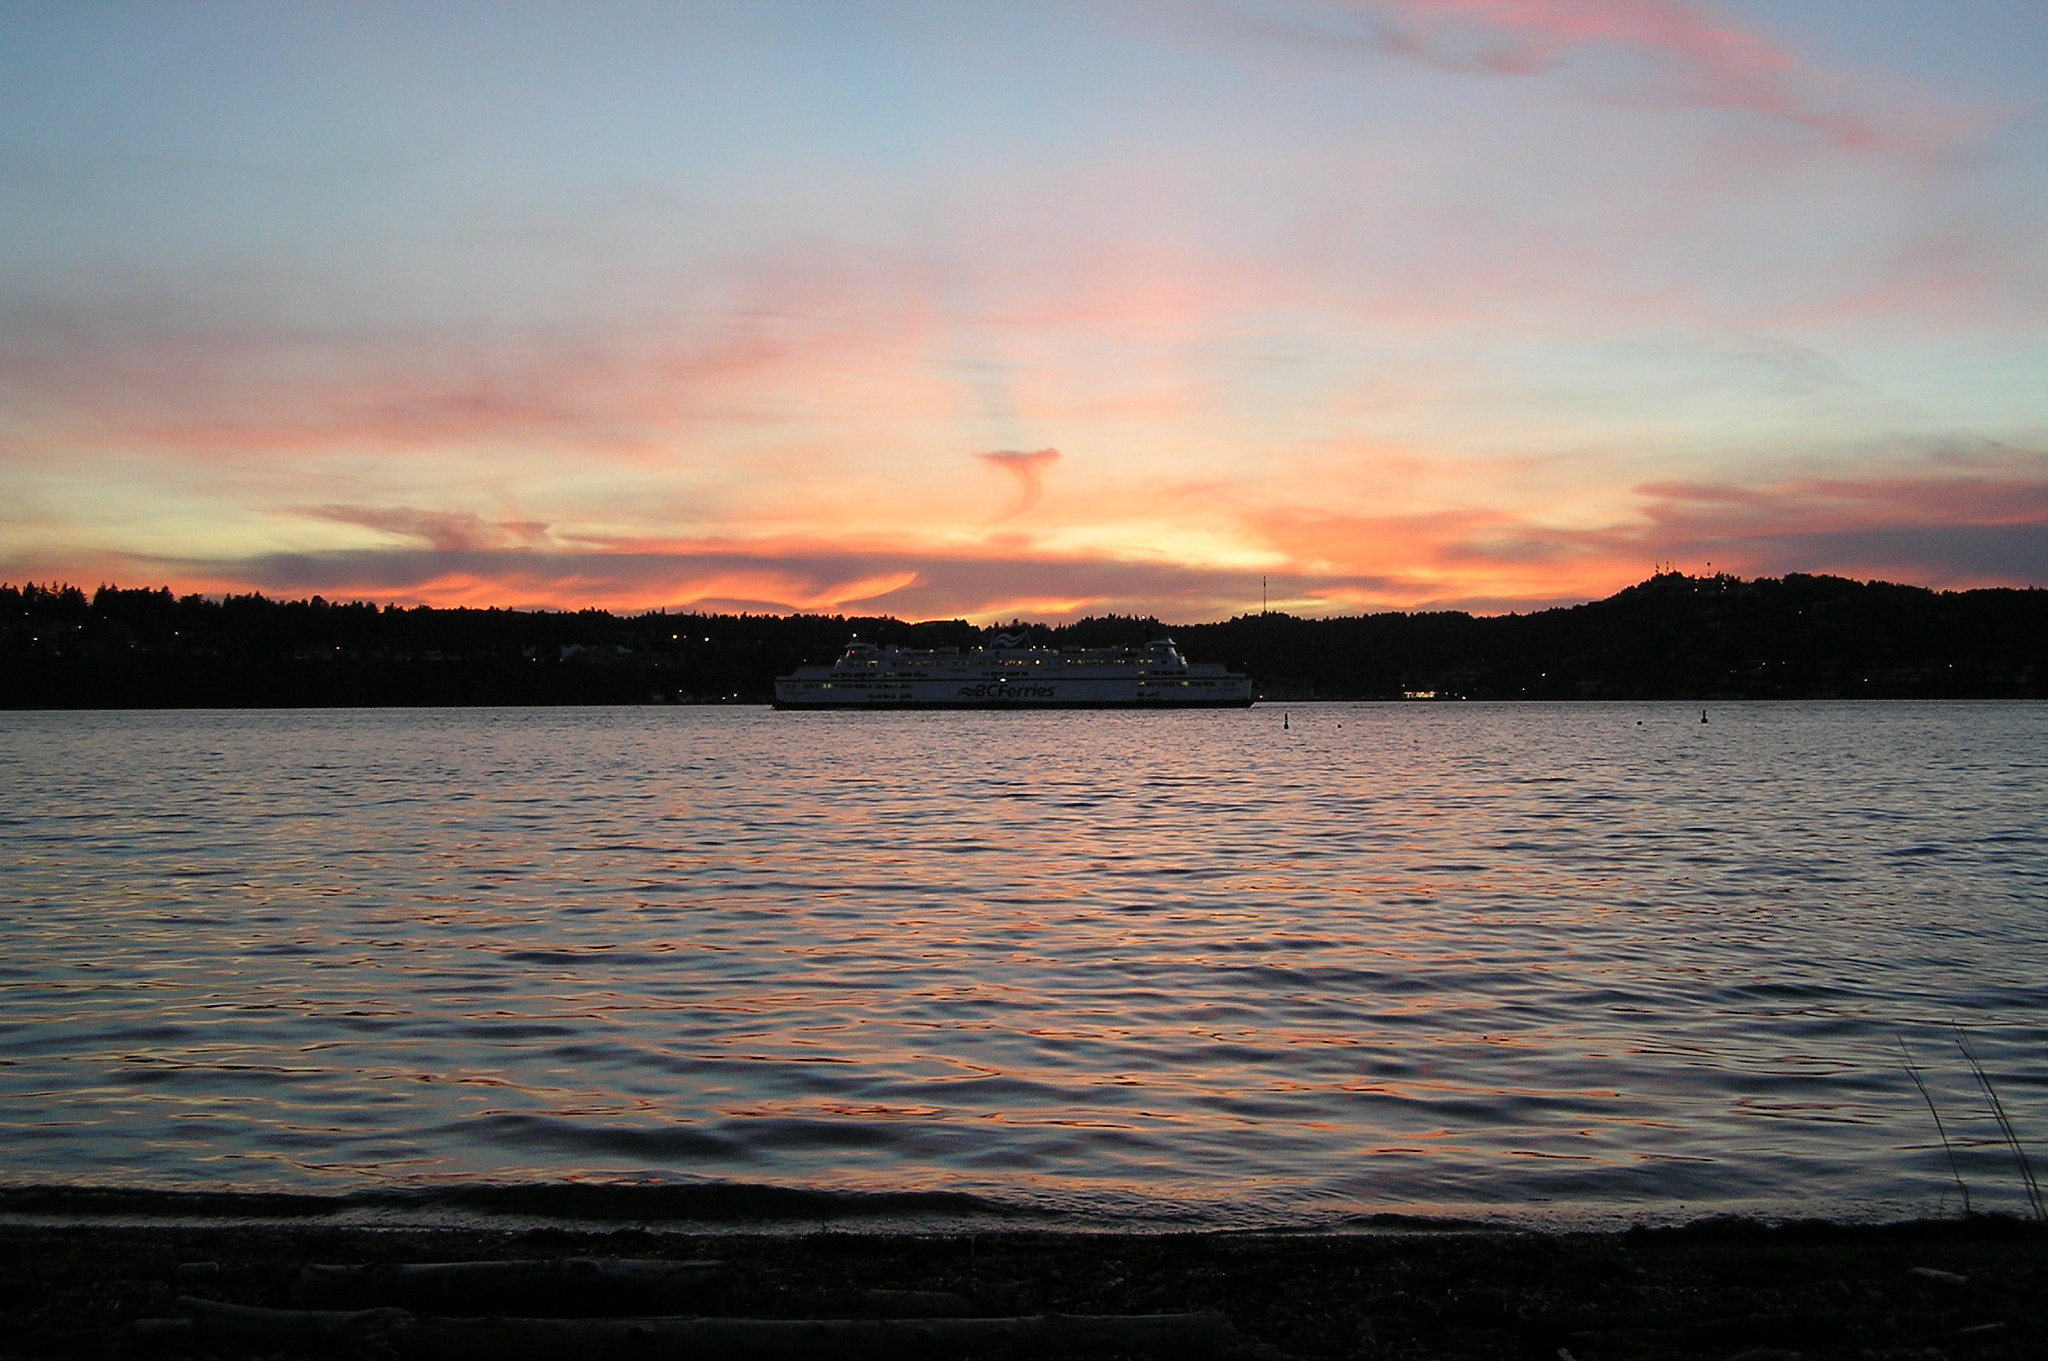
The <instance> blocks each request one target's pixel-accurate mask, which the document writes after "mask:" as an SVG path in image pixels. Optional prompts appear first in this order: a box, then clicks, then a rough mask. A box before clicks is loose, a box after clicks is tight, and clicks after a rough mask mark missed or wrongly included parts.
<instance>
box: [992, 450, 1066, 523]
mask: <svg viewBox="0 0 2048 1361" xmlns="http://www.w3.org/2000/svg"><path fill="white" fill-rule="evenodd" d="M975 457H976V458H978V459H980V460H981V461H982V462H983V463H986V464H988V465H989V466H990V467H992V468H1000V469H1002V470H1003V471H1004V472H1006V473H1008V474H1009V475H1010V476H1011V477H1013V478H1015V479H1016V482H1017V500H1016V503H1015V504H1013V505H1012V506H1011V507H1010V508H1009V509H1008V510H1006V511H1004V512H1003V513H1002V514H1001V515H1000V516H998V517H997V518H998V519H1003V520H1007V519H1009V518H1010V517H1011V516H1013V515H1022V514H1023V513H1024V512H1025V511H1027V510H1029V509H1031V508H1032V507H1033V506H1035V505H1037V504H1038V501H1039V498H1040V497H1042V496H1044V495H1045V473H1046V469H1048V468H1050V467H1052V465H1053V464H1055V463H1057V462H1059V459H1060V451H1059V450H1057V449H1033V450H1031V451H1030V452H1029V453H1024V452H1020V451H1018V450H1015V449H998V450H996V451H995V452H993V453H987V454H976V455H975Z"/></svg>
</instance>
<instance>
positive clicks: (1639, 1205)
mask: <svg viewBox="0 0 2048 1361" xmlns="http://www.w3.org/2000/svg"><path fill="white" fill-rule="evenodd" d="M1695 710H1696V706H1676V705H1674V706H1657V705H1581V706H1540V705H1536V706H1522V707H1514V706H1484V705H1405V706H1374V705H1343V706H1337V705H1331V706H1295V707H1294V708H1293V709H1292V711H1291V720H1292V721H1291V723H1290V724H1289V726H1288V727H1287V728H1286V729H1282V728H1281V727H1280V726H1279V723H1278V721H1277V720H1278V715H1276V714H1274V713H1273V712H1271V711H1270V710H1264V709H1255V710H1252V711H1250V712H1243V713H1227V714H1226V713H1218V714H1152V715H1144V714H1087V715H1042V714H997V715H981V714H944V715H939V714H867V715H848V714H775V713H772V712H767V711H762V710H751V709H642V710H550V711H523V712H514V711H489V710H468V711H448V712H437V711H397V712H373V711H364V712H348V711H339V712H304V713H158V714H20V713H15V714H5V715H0V809H4V812H0V830H4V831H5V834H6V835H5V845H6V849H5V851H4V852H0V978H4V979H5V981H6V986H5V989H4V990H0V1179H4V1180H5V1181H6V1182H9V1183H12V1184H14V1185H16V1186H20V1185H26V1184H31V1183H69V1184H72V1185H99V1186H108V1187H145V1186H148V1187H189V1188H215V1187H228V1188H237V1189H244V1190H252V1191H269V1192H308V1191H333V1192H344V1193H350V1194H356V1195H386V1194H400V1193H403V1194H406V1195H415V1194H425V1193H427V1192H429V1191H433V1190H434V1189H435V1188H442V1189H443V1190H444V1192H445V1193H446V1194H449V1195H460V1196H477V1195H485V1194H486V1192H485V1191H484V1190H480V1189H479V1188H483V1187H488V1186H490V1185H498V1186H502V1187H508V1188H509V1187H511V1186H513V1184H515V1183H535V1182H553V1183H563V1182H576V1183H579V1184H587V1183H603V1182H631V1183H636V1184H644V1183H655V1184H672V1185H673V1187H674V1189H675V1190H676V1192H677V1194H679V1195H681V1194H685V1193H687V1194H689V1195H697V1194H698V1193H699V1192H703V1193H704V1194H707V1195H708V1194H710V1193H711V1191H712V1190H714V1189H715V1188H716V1186H718V1185H723V1184H731V1185H734V1186H739V1185H757V1184H759V1183H772V1184H774V1185H777V1186H780V1187H784V1188H789V1190H790V1191H791V1193H792V1194H795V1193H798V1192H801V1193H802V1194H804V1195H815V1194H822V1193H828V1192H829V1193H839V1192H847V1193H853V1192H858V1193H863V1194H872V1195H876V1196H880V1197H882V1201H885V1202H886V1203H889V1204H892V1205H894V1204H924V1203H931V1204H941V1203H943V1204H948V1205H953V1204H956V1203H957V1204H973V1205H976V1206H981V1207H988V1206H1004V1205H1007V1206H1011V1207H1022V1208H1035V1209H1039V1210H1055V1209H1056V1210H1059V1211H1061V1212H1063V1213H1075V1212H1081V1213H1094V1214H1098V1215H1105V1216H1110V1217H1112V1218H1114V1217H1118V1216H1125V1217H1129V1216H1164V1217H1166V1218H1169V1219H1172V1220H1173V1221H1174V1222H1196V1223H1201V1222H1208V1223H1224V1224H1234V1223H1273V1222H1281V1223H1303V1222H1329V1221H1332V1220H1335V1219H1341V1218H1343V1217H1346V1216H1354V1215H1364V1214H1372V1213H1378V1212H1411V1213H1412V1212H1425V1213H1448V1214H1471V1213H1481V1214H1487V1213H1492V1214H1506V1215H1513V1216H1518V1217H1521V1218H1536V1219H1548V1220H1552V1221H1568V1222H1583V1221H1588V1220H1598V1219H1601V1218H1602V1217H1609V1218H1613V1217H1628V1216H1636V1215H1651V1216H1666V1217H1668V1216H1676V1215H1681V1214H1698V1213H1703V1212H1709V1211H1714V1210H1757V1211H1762V1212H1766V1213H1782V1214H1831V1215H1843V1214H1851V1215H1853V1214H1884V1213H1902V1212H1929V1211H1933V1210H1936V1209H1939V1208H1941V1207H1942V1206H1943V1205H1944V1204H1945V1198H1946V1197H1948V1196H1950V1195H1951V1194H1952V1193H1953V1180H1954V1179H1953V1175H1952V1172H1951V1169H1950V1167H1949V1164H1948V1161H1947V1158H1946V1156H1945V1154H1944V1152H1943V1150H1942V1148H1941V1146H1940V1144H1939V1142H1938V1140H1937V1139H1936V1138H1935V1137H1934V1131H1933V1129H1932V1125H1931V1122H1929V1120H1928V1118H1927V1111H1926V1108H1925V1106H1924V1104H1922V1102H1921V1100H1920V1097H1919V1094H1918V1092H1917V1091H1916V1090H1915V1089H1914V1088H1913V1086H1912V1085H1911V1083H1910V1081H1908V1079H1907V1077H1906V1075H1905V1072H1904V1068H1903V1065H1902V1063H1901V1059H1900V1052H1899V1047H1898V1046H1899V1041H1900V1040H1901V1039H1903V1040H1904V1042H1905V1043H1906V1044H1907V1045H1908V1046H1910V1049H1911V1051H1912V1053H1913V1054H1914V1056H1915V1059H1916V1061H1917V1062H1918V1063H1919V1064H1920V1065H1921V1067H1922V1069H1923V1076H1924V1078H1925V1080H1926V1081H1927V1083H1928V1086H1929V1091H1930V1093H1931V1095H1932V1096H1933V1097H1934V1099H1935V1100H1936V1102H1937V1104H1939V1105H1940V1106H1941V1107H1942V1109H1943V1116H1944V1119H1945V1120H1947V1121H1948V1122H1949V1132H1950V1137H1951V1139H1952V1141H1953V1142H1954V1143H1955V1145H1956V1148H1957V1154H1958V1158H1959V1161H1960V1165H1961V1168H1962V1171H1963V1174H1964V1176H1965V1177H1966V1178H1967V1179H1968V1180H1969V1181H1970V1182H1971V1184H1972V1188H1973V1193H1974V1194H1975V1196H1976V1198H1977V1203H1978V1205H1979V1207H1980V1208H1982V1207H1984V1206H1985V1205H1993V1206H1996V1205H2000V1204H2005V1205H2008V1206H2009V1207H2017V1206H2018V1205H2019V1204H2020V1203H2021V1201H2020V1184H2019V1181H2018V1178H2017V1177H2016V1175H2015V1174H2014V1173H2013V1171H2012V1168H2011V1165H2010V1153H2009V1150H2007V1149H2006V1148H2005V1146H2004V1144H2003V1141H2002V1138H2001V1136H2000V1134H1999V1131H1998V1129H1997V1127H1996V1125H1995V1123H1994V1122H1993V1121H1992V1119H1991V1117H1990V1115H1989V1113H1988V1111H1987V1110H1986V1109H1985V1103H1984V1099H1983V1095H1982V1092H1981V1089H1979V1088H1978V1087H1977V1085H1976V1082H1975V1078H1974V1077H1973V1076H1972V1074H1971V1073H1970V1071H1969V1069H1968V1065H1967V1064H1966V1063H1965V1062H1964V1060H1963V1058H1962V1055H1961V1053H1960V1051H1959V1050H1958V1048H1957V1046H1956V1043H1955V1033H1954V1031H1953V1029H1952V1025H1953V1024H1956V1023H1960V1024H1961V1025H1962V1026H1964V1027H1966V1028H1967V1032H1968V1034H1969V1036H1970V1038H1971V1041H1972V1044H1973V1045H1974V1047H1975V1049H1976V1051H1977V1053H1978V1055H1979V1057H1980V1058H1981V1059H1982V1060H1983V1063H1984V1066H1985V1068H1986V1070H1987V1071H1988V1072H1989V1073H1990V1074H1991V1076H1992V1078H1993V1080H1994V1081H1995V1082H1996V1083H1997V1085H1998V1088H1999V1091H2000V1094H2001V1096H2002V1097H2003V1099H2004V1101H2005V1103H2006V1107H2007V1110H2008V1112H2009V1113H2010V1114H2011V1116H2012V1118H2013V1120H2014V1122H2015V1124H2016V1125H2017V1126H2018V1128H2019V1130H2020V1132H2021V1135H2022V1137H2023V1138H2028V1139H2031V1140H2032V1141H2034V1142H2035V1143H2036V1144H2037V1145H2038V1141H2039V1140H2040V1139H2041V1138H2043V1137H2048V1076H2044V1072H2048V1070H2044V1069H2043V1067H2042V1065H2041V1064H2040V1062H2039V1058H2040V1055H2041V1053H2042V1050H2043V1041H2044V1039H2048V1024H2044V1009H2048V982H2044V981H2043V980H2044V979H2048V856H2044V854H2043V853H2044V850H2048V814H2044V811H2043V808H2044V801H2043V800H2042V799H2041V798H2040V796H2039V791H2040V790H2041V788H2042V787H2043V785H2044V780H2043V775H2044V773H2048V742H2044V740H2043V739H2044V738H2048V709H2044V708H2043V707H2041V706H2034V705H2024V704H1981V705H1980V704H1955V705H1913V704H1896V705H1895V704H1867V705H1854V704H1835V705H1827V704H1784V705H1767V704H1757V705H1724V706H1721V707H1719V708H1718V709H1717V710H1716V713H1715V720H1714V722H1713V724H1712V725H1711V726H1704V727H1703V726H1702V725H1700V724H1699V723H1698V722H1697V718H1696V712H1695ZM1638 720H1640V724H1639V723H1638ZM448 1188H456V1189H448ZM692 1188H695V1189H692ZM952 1193H960V1195H959V1198H958V1200H957V1201H952V1200H944V1199H943V1195H948V1194H952ZM506 1194H507V1195H511V1194H513V1193H512V1192H511V1191H510V1190H508V1191H507V1192H506ZM928 1195H941V1197H942V1198H941V1200H938V1201H930V1202H925V1201H919V1200H918V1199H917V1198H918V1197H921V1196H928ZM904 1197H908V1199H907V1200H906V1199H903V1198H904ZM692 1203H697V1202H692ZM702 1203H705V1204H711V1203H723V1202H715V1201H711V1200H706V1201H703V1202H702ZM806 1203H810V1202H806ZM820 1203H822V1202H820ZM877 1203H882V1202H877Z"/></svg>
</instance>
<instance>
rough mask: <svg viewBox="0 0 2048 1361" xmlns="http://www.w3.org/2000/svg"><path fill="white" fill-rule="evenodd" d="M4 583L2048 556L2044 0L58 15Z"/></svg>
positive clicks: (1037, 609)
mask: <svg viewBox="0 0 2048 1361" xmlns="http://www.w3.org/2000/svg"><path fill="white" fill-rule="evenodd" d="M0 464H4V466H0V487H4V493H0V580H8V581H15V582H20V581H23V580H29V579H33V580H38V581H50V580H67V581H71V582H75V583H77V584H80V585H83V586H86V587H87V588H88V589H90V588H91V587H92V586H94V585H97V584H100V583H102V582H112V583H118V584H122V585H158V584H169V585H171V586H173V587H174V588H176V589H178V590H180V591H181V592H182V591H204V592H208V593H218V592H223V591H236V592H239V591H248V590H260V591H263V592H264V593H266V594H270V595H286V596H300V595H307V594H312V593H315V592H318V593H320V594H323V595H327V596H329V597H341V598H369V599H375V600H379V601H386V600H395V601H402V602H428V603H434V604H495V605H514V606H582V605H600V606H606V607H610V608H624V609H639V608H651V607H654V606H665V607H668V608H671V609H675V608H685V609H705V610H714V609H715V610H733V609H750V610H771V611H788V610H807V611H837V612H851V613H863V614H866V613H890V614H895V615H898V616H901V617H905V618H934V617H954V616H966V617H970V618H974V619H977V620H987V619H991V618H1004V619H1007V618H1009V617H1012V616H1014V615H1022V616H1024V617H1027V618H1040V619H1047V620H1053V619H1060V618H1069V617H1073V616H1077V615H1082V614H1090V613H1097V614H1099V613H1104V612H1108V611H1117V612H1120V613H1132V612H1136V613H1146V614H1156V615H1159V616H1161V617H1162V618H1166V619H1170V620H1179V621H1196V620H1205V619H1217V618H1222V617H1225V616H1228V615H1232V614H1237V613H1241V612H1243V611H1245V610H1247V609H1251V610H1256V609H1257V608H1258V606H1259V599H1260V589H1261V579H1262V578H1266V579H1268V580H1269V582H1270V592H1271V599H1272V601H1273V603H1274V605H1275V606H1276V607H1282V608H1286V609H1289V610H1292V611H1294V612H1297V613H1304V614H1348V613H1358V612H1361V611H1370V610H1383V609H1391V608H1401V609H1413V608H1424V607H1427V608H1446V607H1455V608H1466V609H1473V610H1478V611H1484V612H1498V611H1502V610H1509V609H1526V608H1530V607H1534V606H1543V605H1548V604H1552V603H1559V602H1568V601H1575V600H1584V599H1588V598H1592V597H1597V596H1601V595H1605V594H1608V593H1610V592H1612V591H1614V590H1616V589H1618V588H1619V587H1621V586H1624V585H1627V584H1628V583H1630V582H1633V581H1637V580H1640V579H1642V578H1643V577H1645V576H1647V575H1649V573H1650V572H1651V571H1652V570H1653V569H1654V568H1655V567H1656V566H1657V565H1658V564H1660V563H1668V564H1674V565H1676V566H1678V567H1679V568H1681V569H1684V570H1687V571H1692V572H1699V571H1704V570H1708V569H1709V564H1711V569H1712V570H1716V571H1723V570H1725V571H1734V572H1739V573H1741V574H1743V575H1757V574H1767V575H1780V574H1782V573H1785V572H1789V571H1813V572H1836V573H1841V574H1844V575H1850V576H1857V577H1884V578H1888V579H1891V580H1901V581H1911V582H1918V583H1921V584H1925V585H1933V586H1973V585H1988V584H2011V585H2028V584H2048V5H2044V4H2042V3H2041V0H1944V3H1941V4H1935V3H1931V2H1930V0H1694V2H1692V3H1682V2H1681V0H1086V2H1085V3H1071V4H1069V3H1058V2H1057V0H1015V3H993V2H991V3H978V2H977V0H932V2H931V3H857V2H856V0H817V3H797V4H780V3H768V2H767V0H743V2H742V0H734V2H733V3H727V4H685V3H647V4H602V3H590V2H589V0H582V2H581V3H576V4H567V3H564V4H545V5H540V4H514V3H506V0H492V2H491V3H478V4H455V3H427V2H426V0H419V2H417V3H403V4H400V3H390V4H383V3H357V2H346V3H345V2H344V0H331V2H329V3H319V2H317V0H297V2H294V3H284V2H283V0H278V2H276V3H266V4H247V5H244V4H228V3H220V4H187V3H175V2H171V0H164V2H151V3H142V2H138V3H129V4H94V3H86V2H85V0H45V2H43V3H27V4H13V3H9V4H4V5H0Z"/></svg>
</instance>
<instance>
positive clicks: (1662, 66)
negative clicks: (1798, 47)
mask: <svg viewBox="0 0 2048 1361" xmlns="http://www.w3.org/2000/svg"><path fill="white" fill-rule="evenodd" d="M1232 8H1233V9H1234V10H1235V11H1236V12H1237V13H1238V14H1239V15H1240V16H1242V17H1243V18H1245V19H1247V20H1248V21H1250V22H1252V23H1254V24H1256V25H1258V26H1260V27H1263V28H1265V29H1267V30H1268V31H1271V32H1277V33H1284V34H1285V35H1286V36H1288V37H1290V38H1294V39H1297V40H1301V41H1308V42H1316V43H1323V44H1336V45H1344V46H1353V47H1359V48H1365V49H1370V50H1374V51H1378V52H1382V53H1386V54H1389V55H1393V56H1398V57H1404V58H1409V59H1413V60H1416V61H1421V62H1426V63H1428V64H1429V65H1432V66H1435V67H1438V68H1440V69H1444V70H1451V71H1462V72H1470V73H1476V74H1489V75H1497V76H1533V75H1539V74H1543V73H1546V72H1552V71H1557V70H1560V69H1563V68H1567V67H1572V66H1574V65H1575V64H1576V65H1577V66H1579V67H1585V68H1589V67H1591V66H1592V65H1593V64H1594V63H1595V62H1596V61H1599V60H1601V59H1606V60H1607V61H1608V62H1609V65H1610V69H1608V70H1606V71H1603V72H1601V73H1599V80H1600V83H1599V85H1598V86H1597V88H1598V89H1599V90H1600V92H1601V93H1602V94H1603V95H1604V96H1606V97H1609V98H1614V99H1623V100H1628V101H1631V102H1642V103H1651V104H1663V105H1668V106H1674V107H1694V108H1710V109H1726V110H1734V111H1740V112H1743V113H1748V114H1752V115H1755V116H1757V117H1760V118H1764V119H1769V120H1771V121H1774V122H1777V123H1780V124H1783V125H1787V126H1792V127H1798V128H1802V129H1805V130H1807V131H1808V132H1811V133H1814V134H1817V135H1819V136H1820V137H1821V138H1823V139H1824V140H1825V141H1826V142H1828V143H1831V144H1833V145H1835V146H1837V147H1841V148H1845V149H1852V150H1860V149H1894V150H1913V151H1920V150H1925V149H1928V148H1929V147H1930V146H1932V145H1935V144H1938V143H1942V142H1946V141H1947V140H1950V139H1952V138H1953V137H1955V136H1956V135H1958V134H1959V133H1961V132H1963V131H1965V130H1967V129H1968V128H1970V127H1972V126H1973V125H1974V120H1973V119H1971V118H1968V117H1965V116H1964V115H1962V114H1961V113H1960V112H1959V111H1955V110H1947V111H1942V112H1941V113H1940V114H1939V115H1934V114H1931V113H1930V112H1929V111H1928V110H1926V109H1924V108H1920V107H1915V106H1914V104H1913V103H1912V102H1911V101H1908V100H1905V99H1902V98H1901V97H1900V92H1899V91H1898V90H1897V89H1896V87H1894V89H1893V90H1892V91H1890V92H1889V98H1888V99H1886V100H1883V101H1880V100H1878V99H1876V98H1875V97H1874V94H1873V92H1871V91H1868V90H1864V89H1861V88H1859V87H1858V85H1857V83H1856V82H1855V81H1853V80H1851V79H1850V78H1848V77H1847V76H1845V75H1842V74H1840V73H1837V72H1831V71H1827V70H1824V69H1822V68H1820V67H1817V66H1815V65H1812V64H1810V63H1808V62H1806V61H1804V60H1802V59H1801V58H1799V57H1798V56H1796V55H1795V54H1794V53H1792V52H1790V51H1788V50H1787V49H1786V48H1785V47H1783V46H1781V45H1780V44H1778V43H1776V42H1774V41H1772V40H1771V39H1770V38H1768V37H1766V36H1765V35H1763V34H1762V33H1759V32H1756V31H1755V30H1752V29H1749V28H1744V27H1741V26H1739V25H1736V24H1733V23H1730V22H1728V21H1726V20H1725V19H1723V18H1721V17H1719V16H1717V15H1715V14H1713V13H1712V12H1710V11H1708V10H1707V9H1705V8H1704V7H1703V6H1700V5H1696V4H1686V3H1681V0H1292V2H1290V0H1277V2H1276V3H1249V2H1248V0H1236V3H1233V5H1232ZM1617 60H1618V61H1619V62H1621V63H1623V65H1622V66H1621V67H1620V68H1618V69H1617V68H1613V63H1614V62H1615V61H1617ZM1580 74H1582V75H1584V76H1586V78H1587V79H1588V80H1592V79H1594V73H1593V72H1592V71H1590V70H1582V71H1581V72H1580Z"/></svg>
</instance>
